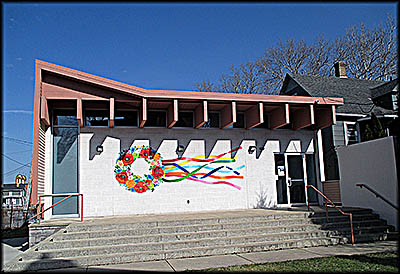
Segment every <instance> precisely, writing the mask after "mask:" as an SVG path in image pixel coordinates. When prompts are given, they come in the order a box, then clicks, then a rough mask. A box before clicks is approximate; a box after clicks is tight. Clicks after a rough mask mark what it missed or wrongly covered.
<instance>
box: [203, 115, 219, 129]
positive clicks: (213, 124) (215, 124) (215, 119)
mask: <svg viewBox="0 0 400 274" xmlns="http://www.w3.org/2000/svg"><path fill="white" fill-rule="evenodd" d="M201 127H202V128H219V113H218V112H211V113H208V121H207V122H206V123H204V124H203V125H202V126H201Z"/></svg>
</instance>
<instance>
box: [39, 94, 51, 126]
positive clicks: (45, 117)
mask: <svg viewBox="0 0 400 274" xmlns="http://www.w3.org/2000/svg"><path fill="white" fill-rule="evenodd" d="M40 120H41V121H42V122H43V123H44V124H45V125H46V126H50V118H49V107H48V103H47V99H46V97H45V96H43V95H42V96H41V97H40Z"/></svg>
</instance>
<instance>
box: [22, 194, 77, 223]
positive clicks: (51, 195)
mask: <svg viewBox="0 0 400 274" xmlns="http://www.w3.org/2000/svg"><path fill="white" fill-rule="evenodd" d="M64 196H68V197H66V198H64V199H62V200H61V201H58V202H57V203H55V204H54V205H51V206H50V207H48V208H46V209H45V210H43V211H41V212H39V211H40V208H41V207H42V206H43V205H44V204H43V203H42V202H41V198H42V197H64ZM72 196H80V197H81V222H83V194H82V193H72V194H71V193H65V194H44V195H39V203H38V207H37V209H36V212H37V214H36V215H35V216H32V217H30V218H29V219H28V222H29V221H30V220H32V219H33V218H35V217H38V216H39V218H38V220H39V224H40V219H41V217H43V213H44V212H46V211H47V210H49V209H50V208H53V207H55V206H56V205H58V204H60V203H62V202H64V201H65V200H67V199H69V198H71V197H72Z"/></svg>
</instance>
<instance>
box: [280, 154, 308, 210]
mask: <svg viewBox="0 0 400 274" xmlns="http://www.w3.org/2000/svg"><path fill="white" fill-rule="evenodd" d="M278 154H283V156H284V158H285V180H286V195H287V200H288V203H287V204H278V203H277V207H292V206H304V205H306V204H307V202H304V203H292V202H291V198H290V186H289V165H288V156H301V158H302V163H303V182H304V195H305V201H307V163H306V157H305V155H306V153H304V152H284V153H278ZM310 154H312V153H310Z"/></svg>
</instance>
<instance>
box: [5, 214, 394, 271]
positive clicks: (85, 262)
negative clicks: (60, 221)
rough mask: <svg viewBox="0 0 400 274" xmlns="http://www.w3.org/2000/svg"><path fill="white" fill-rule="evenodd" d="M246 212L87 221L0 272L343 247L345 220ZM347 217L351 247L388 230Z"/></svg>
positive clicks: (373, 217) (368, 217) (373, 220)
mask: <svg viewBox="0 0 400 274" xmlns="http://www.w3.org/2000/svg"><path fill="white" fill-rule="evenodd" d="M305 209H306V208H299V209H295V210H268V209H252V210H237V211H224V212H203V213H188V214H164V215H149V216H126V217H114V218H94V219H87V220H85V221H84V222H83V223H72V224H70V225H68V226H67V227H66V228H63V229H61V230H59V231H58V232H56V233H54V234H53V235H51V236H50V237H48V238H46V239H45V240H43V241H41V242H40V243H38V244H36V245H35V246H33V247H31V248H30V249H28V250H27V251H26V252H24V254H22V255H20V256H18V257H17V258H15V259H14V260H12V261H11V262H9V263H8V264H6V265H5V267H4V269H3V270H4V271H24V270H40V269H57V268H67V267H79V266H92V265H107V264H121V263H131V262H138V261H151V260H163V259H172V258H185V257H196V256H206V255H217V254H233V253H246V252H256V251H268V250H277V249H285V248H300V247H311V246H321V245H325V246H328V245H337V244H343V243H349V242H351V234H350V223H349V217H348V216H343V215H341V214H340V213H338V212H336V210H335V209H333V208H331V209H329V219H328V222H327V220H326V218H325V211H324V209H321V208H318V207H316V208H312V209H313V210H312V211H310V212H307V211H305ZM342 210H344V211H345V212H353V225H354V234H355V239H356V241H357V242H366V241H377V240H385V239H386V237H387V233H388V232H389V231H392V230H393V228H392V227H390V226H388V225H387V224H386V221H384V220H381V219H380V218H379V216H378V215H377V214H374V213H373V212H372V211H371V210H369V209H358V208H349V209H345V208H342Z"/></svg>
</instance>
